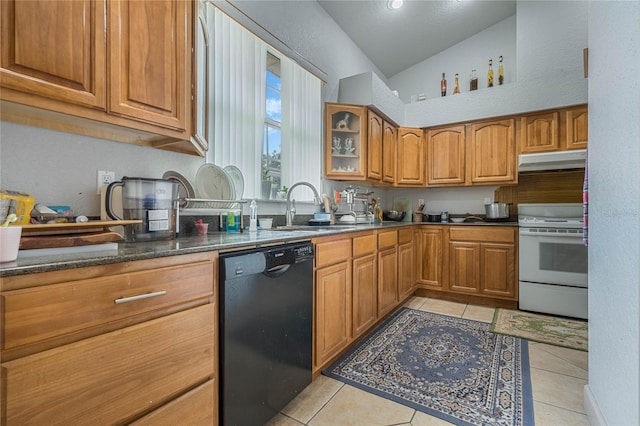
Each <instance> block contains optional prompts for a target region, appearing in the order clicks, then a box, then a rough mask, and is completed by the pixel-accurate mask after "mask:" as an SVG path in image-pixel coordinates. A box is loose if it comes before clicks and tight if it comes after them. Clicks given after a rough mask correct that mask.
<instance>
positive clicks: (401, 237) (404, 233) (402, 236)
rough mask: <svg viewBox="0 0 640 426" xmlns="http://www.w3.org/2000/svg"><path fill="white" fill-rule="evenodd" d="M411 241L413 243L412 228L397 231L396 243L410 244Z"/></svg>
mask: <svg viewBox="0 0 640 426" xmlns="http://www.w3.org/2000/svg"><path fill="white" fill-rule="evenodd" d="M411 241H413V227H411V228H409V229H400V230H399V231H398V243H400V244H402V243H410V242H411Z"/></svg>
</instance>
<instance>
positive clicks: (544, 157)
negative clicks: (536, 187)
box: [518, 149, 587, 173]
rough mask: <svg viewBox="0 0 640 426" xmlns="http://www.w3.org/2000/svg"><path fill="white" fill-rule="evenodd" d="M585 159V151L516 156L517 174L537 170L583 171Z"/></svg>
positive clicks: (576, 150)
mask: <svg viewBox="0 0 640 426" xmlns="http://www.w3.org/2000/svg"><path fill="white" fill-rule="evenodd" d="M586 158H587V150H586V149H575V150H571V151H557V152H543V153H540V154H521V155H519V156H518V173H525V172H534V171H539V170H566V169H584V166H585V161H586Z"/></svg>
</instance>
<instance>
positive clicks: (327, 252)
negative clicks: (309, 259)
mask: <svg viewBox="0 0 640 426" xmlns="http://www.w3.org/2000/svg"><path fill="white" fill-rule="evenodd" d="M350 257H351V239H350V238H347V239H342V240H335V241H327V242H322V243H317V244H316V268H321V267H323V266H327V265H333V264H334V263H338V262H344V261H345V260H346V259H349V258H350Z"/></svg>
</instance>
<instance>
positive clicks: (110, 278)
mask: <svg viewBox="0 0 640 426" xmlns="http://www.w3.org/2000/svg"><path fill="white" fill-rule="evenodd" d="M81 274H82V271H81V270H79V271H78V274H77V276H81ZM213 289H214V264H213V260H209V261H199V262H193V263H185V264H179V265H173V266H169V267H164V268H157V269H148V270H138V271H135V272H129V273H120V274H114V275H108V274H105V275H104V276H100V277H95V278H91V279H86V280H76V281H67V282H61V283H57V284H51V285H46V286H40V287H34V288H26V289H21V290H13V291H7V292H4V293H3V294H2V304H3V306H4V312H3V313H2V315H3V317H4V318H3V320H4V321H3V324H4V326H3V328H4V330H3V331H4V346H3V348H2V349H5V350H7V349H11V348H15V347H18V346H22V345H27V344H31V343H35V342H39V341H42V340H46V339H51V338H54V337H58V336H63V335H68V334H71V333H74V332H78V331H80V330H86V329H89V328H91V327H95V326H99V325H101V324H107V323H110V322H113V321H117V320H121V319H124V318H127V317H131V316H134V315H138V314H142V313H145V312H150V311H153V310H157V309H162V308H167V307H170V306H172V305H176V304H179V303H183V302H187V301H191V300H195V299H199V298H203V297H209V296H212V295H213ZM136 296H141V297H142V298H140V299H136Z"/></svg>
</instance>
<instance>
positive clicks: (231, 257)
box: [220, 242, 313, 426]
mask: <svg viewBox="0 0 640 426" xmlns="http://www.w3.org/2000/svg"><path fill="white" fill-rule="evenodd" d="M312 327H313V245H312V244H311V243H310V242H299V243H291V244H283V245H279V246H271V247H265V248H258V249H252V250H245V251H239V252H232V253H225V254H221V255H220V389H221V392H220V424H222V425H229V426H230V425H239V426H251V425H262V424H264V423H265V422H267V421H268V420H269V419H271V418H272V417H273V416H275V415H276V414H277V413H278V412H279V411H280V410H281V409H282V408H283V407H284V406H285V405H286V404H287V403H288V402H289V401H291V400H292V399H293V398H294V397H295V396H296V395H297V394H298V393H300V391H302V389H304V388H305V387H306V386H307V385H308V384H309V383H311V362H312V340H311V339H312Z"/></svg>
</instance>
